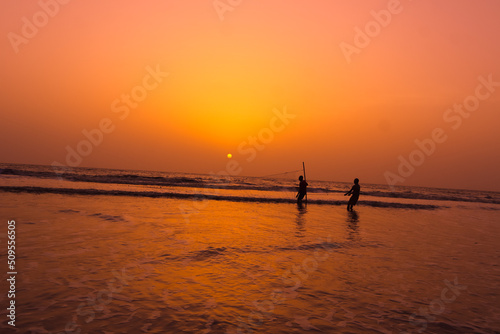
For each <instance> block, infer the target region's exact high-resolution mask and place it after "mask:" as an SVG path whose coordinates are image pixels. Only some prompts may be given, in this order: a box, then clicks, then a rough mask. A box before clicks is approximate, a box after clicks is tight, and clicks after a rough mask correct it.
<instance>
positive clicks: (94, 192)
mask: <svg viewBox="0 0 500 334" xmlns="http://www.w3.org/2000/svg"><path fill="white" fill-rule="evenodd" d="M0 191H4V192H11V193H32V194H61V195H87V196H89V195H90V196H98V195H104V196H132V197H150V198H177V199H193V200H204V199H206V200H215V201H230V202H258V203H290V204H293V203H296V201H295V200H293V199H288V198H266V197H246V196H227V195H209V194H206V195H205V194H186V193H176V192H156V191H125V190H104V189H75V188H45V187H25V186H20V187H11V186H0ZM308 204H316V205H345V201H337V200H308ZM358 204H359V205H362V206H371V207H381V208H397V209H415V210H417V209H423V210H433V209H438V208H440V207H441V206H438V205H430V204H416V203H396V202H379V201H360V202H358Z"/></svg>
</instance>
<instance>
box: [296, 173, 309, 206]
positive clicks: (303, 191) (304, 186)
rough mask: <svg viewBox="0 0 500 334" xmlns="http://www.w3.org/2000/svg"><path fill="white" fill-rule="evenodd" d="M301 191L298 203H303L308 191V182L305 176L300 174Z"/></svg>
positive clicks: (298, 195) (298, 194)
mask: <svg viewBox="0 0 500 334" xmlns="http://www.w3.org/2000/svg"><path fill="white" fill-rule="evenodd" d="M299 181H300V182H299V192H298V193H297V196H295V197H297V203H302V199H303V198H304V196H305V195H306V193H307V182H306V181H305V180H304V177H303V176H302V175H301V176H299Z"/></svg>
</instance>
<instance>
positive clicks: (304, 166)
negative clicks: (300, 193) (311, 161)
mask: <svg viewBox="0 0 500 334" xmlns="http://www.w3.org/2000/svg"><path fill="white" fill-rule="evenodd" d="M302 170H303V171H304V182H306V180H307V179H306V165H305V164H304V161H302ZM306 203H307V188H306Z"/></svg>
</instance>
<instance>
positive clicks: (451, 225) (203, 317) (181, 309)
mask: <svg viewBox="0 0 500 334" xmlns="http://www.w3.org/2000/svg"><path fill="white" fill-rule="evenodd" d="M313 196H314V195H311V197H313ZM0 200H1V206H0V216H1V217H2V219H3V220H4V221H6V220H9V219H15V220H16V231H17V239H16V241H17V244H16V245H17V246H18V247H17V271H18V275H17V282H16V283H17V284H16V288H17V291H16V292H17V293H16V305H17V318H16V330H15V331H16V332H19V333H61V332H65V330H67V331H66V332H68V333H72V332H74V333H77V332H79V331H81V333H142V332H144V333H180V332H184V333H250V332H253V333H308V332H323V333H371V332H373V333H418V332H419V331H424V332H426V333H496V332H499V331H500V308H499V306H498V305H499V303H498V300H499V297H500V287H499V286H498V282H499V279H500V246H499V245H498V240H499V237H500V227H499V224H498V222H499V219H498V218H499V212H500V211H499V210H498V205H497V204H491V203H490V204H485V203H482V202H470V201H465V202H460V201H446V202H444V201H443V202H438V203H437V204H438V206H439V208H438V209H434V210H415V209H404V208H393V207H373V206H364V205H363V203H362V202H360V205H359V206H358V207H357V208H356V212H354V213H349V212H347V211H346V210H345V207H344V206H332V205H317V204H314V203H310V204H308V205H307V206H305V205H304V206H302V207H300V206H297V205H296V204H289V203H273V202H269V203H267V202H255V203H254V202H247V201H231V200H228V201H226V200H217V201H214V200H206V199H203V198H202V197H201V198H200V199H199V200H193V199H178V198H150V197H143V196H98V195H81V194H78V193H73V194H70V195H69V194H65V195H62V194H51V193H40V194H36V193H26V192H22V193H11V192H0ZM391 200H392V199H391ZM485 206H486V207H487V209H485V208H484V207H485ZM0 240H1V244H2V245H5V242H6V240H7V230H6V228H4V229H3V230H1V231H0ZM0 251H1V253H0V254H1V255H2V257H1V262H2V263H6V249H5V247H2V248H1V250H0ZM5 278H6V275H5V274H4V279H3V280H2V282H3V283H2V285H1V289H2V291H7V285H6V284H5V282H6V281H5ZM1 298H2V299H1V300H0V303H2V305H6V303H7V298H6V296H5V294H4V293H2V297H1ZM5 315H6V309H5V307H3V306H2V311H1V312H0V316H1V317H2V318H3V319H5ZM7 328H9V329H10V328H11V327H10V326H8V325H7V323H6V321H3V322H2V324H1V327H0V329H2V331H5V330H6V329H7Z"/></svg>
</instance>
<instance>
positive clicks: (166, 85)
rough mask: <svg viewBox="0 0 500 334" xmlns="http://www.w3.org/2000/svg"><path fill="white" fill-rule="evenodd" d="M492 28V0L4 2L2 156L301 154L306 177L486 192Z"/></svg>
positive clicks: (208, 158) (97, 160)
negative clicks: (484, 190) (305, 167)
mask: <svg viewBox="0 0 500 334" xmlns="http://www.w3.org/2000/svg"><path fill="white" fill-rule="evenodd" d="M61 2H62V3H64V4H62V3H61ZM65 2H67V3H65ZM499 17H500V2H499V1H496V0H483V1H469V0H467V1H465V0H443V1H431V0H413V1H411V0H406V1H401V2H399V1H386V0H383V1H374V0H369V1H368V0H365V1H360V0H357V1H356V0H350V1H331V0H316V1H290V0H281V1H278V0H268V1H254V0H242V1H238V0H221V1H213V0H203V1H202V0H195V1H179V0H157V1H154V0H152V1H142V2H141V1H113V2H111V1H105V2H103V1H94V0H86V1H78V0H73V1H67V0H64V1H63V0H60V2H57V1H56V0H43V1H13V0H9V1H2V2H1V3H0V33H1V35H2V36H3V38H2V39H1V42H0V48H1V53H0V57H1V62H0V71H1V72H0V73H1V85H2V87H1V90H0V103H1V108H0V122H1V123H0V124H1V132H0V139H1V144H0V157H1V158H0V162H17V163H34V164H47V165H50V164H52V163H54V162H56V163H59V164H62V165H68V164H70V165H73V166H82V167H109V168H119V169H146V170H161V171H183V172H194V173H210V172H219V171H225V170H230V171H231V172H233V171H235V173H236V174H239V175H252V176H262V175H269V174H274V173H280V172H284V171H289V170H294V169H300V168H301V164H302V161H305V162H306V166H307V174H308V175H307V176H308V178H309V179H323V180H335V181H347V182H351V181H352V179H353V178H354V177H359V178H360V179H361V183H363V182H365V183H381V184H386V183H388V182H389V183H392V184H396V185H422V186H434V187H448V188H470V189H486V190H488V189H489V190H499V191H500V176H499V170H500V155H499V154H498V147H499V144H500V131H499V130H498V129H497V128H498V126H499V124H500V122H499V121H500V112H499V111H500V108H499V107H500V43H498V41H499V34H500V20H499ZM87 137H90V140H89V139H88V138H87ZM416 141H419V142H420V144H417V142H416ZM419 146H420V148H419ZM68 152H72V153H71V154H70V156H69V157H68ZM228 153H231V154H232V155H233V157H232V159H228V158H227V154H228ZM401 159H403V160H404V162H401V161H403V160H401ZM229 161H232V162H233V165H230V166H229V168H228V166H227V163H228V162H229ZM403 165H404V166H403Z"/></svg>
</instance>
